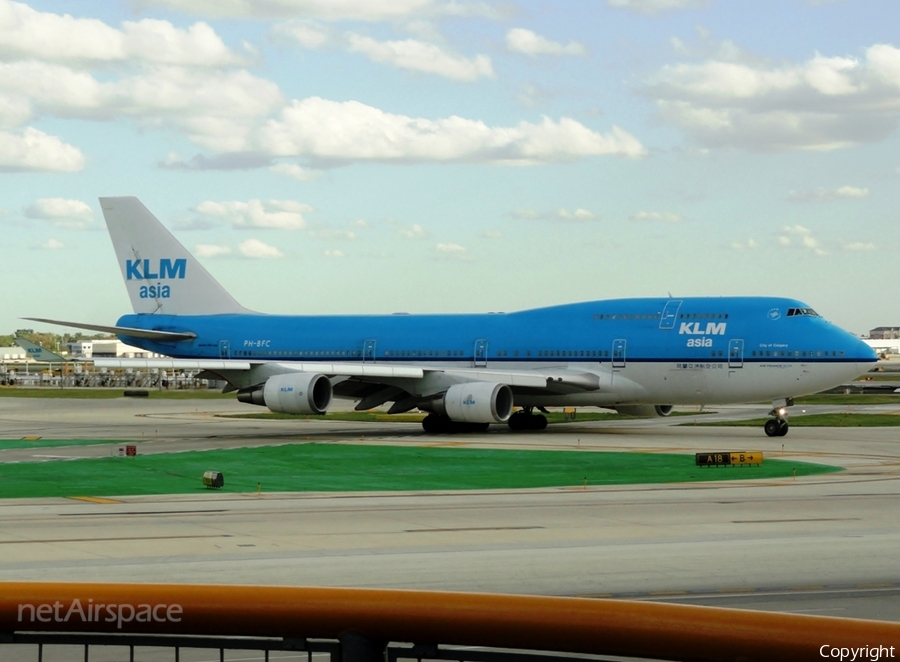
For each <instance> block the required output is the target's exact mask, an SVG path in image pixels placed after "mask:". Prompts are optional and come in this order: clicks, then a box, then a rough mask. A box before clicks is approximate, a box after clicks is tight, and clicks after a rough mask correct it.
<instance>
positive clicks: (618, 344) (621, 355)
mask: <svg viewBox="0 0 900 662" xmlns="http://www.w3.org/2000/svg"><path fill="white" fill-rule="evenodd" d="M612 367H613V368H624V367H625V339H624V338H619V339H618V340H613V345H612Z"/></svg>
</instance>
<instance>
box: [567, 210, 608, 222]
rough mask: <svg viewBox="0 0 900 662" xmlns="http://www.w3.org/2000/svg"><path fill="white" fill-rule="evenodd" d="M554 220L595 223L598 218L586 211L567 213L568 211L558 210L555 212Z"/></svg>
mask: <svg viewBox="0 0 900 662" xmlns="http://www.w3.org/2000/svg"><path fill="white" fill-rule="evenodd" d="M556 218H558V219H560V220H562V221H595V220H599V217H598V216H597V215H596V214H595V213H594V212H592V211H590V210H588V209H576V210H575V211H569V210H568V209H559V210H557V212H556Z"/></svg>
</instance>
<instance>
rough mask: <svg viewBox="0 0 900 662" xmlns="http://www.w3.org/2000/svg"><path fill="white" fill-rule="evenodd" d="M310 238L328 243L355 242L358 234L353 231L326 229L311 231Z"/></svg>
mask: <svg viewBox="0 0 900 662" xmlns="http://www.w3.org/2000/svg"><path fill="white" fill-rule="evenodd" d="M309 236H310V237H313V238H314V239H325V240H327V241H353V240H355V239H356V233H355V232H354V231H353V230H337V229H335V228H325V227H322V228H315V229H313V230H310V231H309Z"/></svg>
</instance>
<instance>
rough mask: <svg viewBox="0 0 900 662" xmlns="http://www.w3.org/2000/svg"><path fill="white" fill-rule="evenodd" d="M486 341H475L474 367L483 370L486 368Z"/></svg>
mask: <svg viewBox="0 0 900 662" xmlns="http://www.w3.org/2000/svg"><path fill="white" fill-rule="evenodd" d="M487 345H488V341H487V340H483V339H481V340H476V341H475V367H476V368H484V367H486V366H487Z"/></svg>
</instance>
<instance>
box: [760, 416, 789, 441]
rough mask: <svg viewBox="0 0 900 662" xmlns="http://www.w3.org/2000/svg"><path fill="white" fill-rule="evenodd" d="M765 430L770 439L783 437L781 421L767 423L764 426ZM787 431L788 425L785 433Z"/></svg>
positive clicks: (772, 420) (773, 420) (771, 420)
mask: <svg viewBox="0 0 900 662" xmlns="http://www.w3.org/2000/svg"><path fill="white" fill-rule="evenodd" d="M763 430H765V431H766V434H767V435H768V436H770V437H779V436H781V425H779V421H776V420H775V419H774V418H773V419H770V420H768V421H766V424H765V425H764V426H763ZM786 430H787V424H785V431H786ZM785 433H786V432H785Z"/></svg>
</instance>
